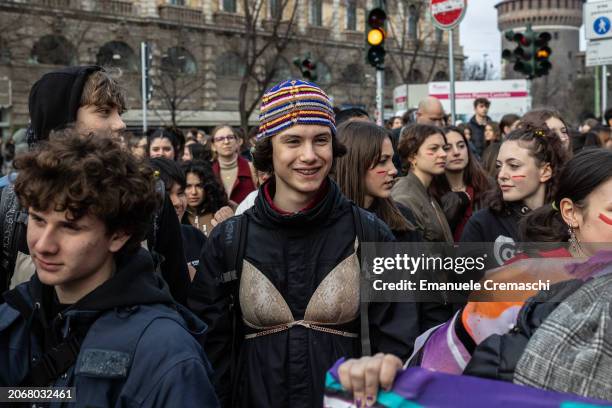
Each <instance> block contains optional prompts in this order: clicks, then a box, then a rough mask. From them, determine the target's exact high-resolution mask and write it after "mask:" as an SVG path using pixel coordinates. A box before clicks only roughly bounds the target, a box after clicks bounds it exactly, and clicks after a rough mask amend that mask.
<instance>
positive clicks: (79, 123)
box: [0, 65, 190, 303]
mask: <svg viewBox="0 0 612 408" xmlns="http://www.w3.org/2000/svg"><path fill="white" fill-rule="evenodd" d="M28 109H29V111H30V126H29V128H28V135H27V140H28V144H29V145H30V146H31V147H33V146H34V145H35V144H36V143H37V142H39V141H42V140H48V139H49V135H50V133H51V132H53V131H56V130H61V129H64V128H67V127H74V128H75V130H77V131H78V132H79V133H81V134H87V133H91V132H95V133H99V134H110V135H111V136H112V137H118V136H119V135H120V133H121V132H122V131H123V130H125V127H126V126H125V123H124V122H123V120H122V119H121V114H122V113H123V112H125V110H126V103H125V97H124V94H123V91H122V89H121V88H120V86H119V84H118V83H117V81H116V80H115V79H114V78H113V77H112V76H111V75H110V74H109V73H108V72H106V71H105V70H104V69H103V68H102V67H99V66H95V65H91V66H76V67H68V68H64V69H61V70H58V71H52V72H48V73H46V74H44V75H43V76H42V77H41V78H40V79H39V80H38V81H37V82H36V83H35V84H34V85H33V86H32V89H31V91H30V97H29V101H28ZM2 187H8V188H2ZM0 188H2V195H1V198H0V236H1V237H2V244H1V245H0V293H1V292H4V291H5V290H6V289H8V288H9V287H14V286H15V285H16V284H18V283H20V282H24V281H25V280H27V279H29V278H30V276H32V274H33V272H34V269H33V264H32V260H31V259H30V256H29V252H28V248H27V244H26V241H25V235H26V231H27V223H26V220H27V213H26V211H25V210H23V209H21V208H20V207H19V205H18V203H17V200H16V199H15V195H14V193H13V192H12V185H11V183H10V177H4V178H3V179H2V180H0ZM147 247H148V248H150V249H151V253H152V254H154V256H155V257H156V258H157V260H158V261H159V269H161V274H162V276H163V278H164V280H165V281H166V282H167V283H168V286H169V288H170V292H171V294H172V296H173V297H174V298H175V300H177V301H178V302H179V303H185V301H186V296H187V288H188V286H189V281H190V280H189V274H188V272H187V266H186V262H185V259H184V258H185V257H184V254H183V245H182V241H181V232H180V225H179V223H178V221H177V220H176V216H175V215H174V208H173V207H172V202H171V201H170V200H169V199H168V198H167V197H165V198H164V200H163V205H162V207H161V209H160V210H159V212H158V214H157V216H156V217H155V220H154V222H153V223H152V225H151V228H150V231H149V234H148V235H147Z"/></svg>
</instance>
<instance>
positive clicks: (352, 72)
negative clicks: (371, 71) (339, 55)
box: [342, 63, 363, 84]
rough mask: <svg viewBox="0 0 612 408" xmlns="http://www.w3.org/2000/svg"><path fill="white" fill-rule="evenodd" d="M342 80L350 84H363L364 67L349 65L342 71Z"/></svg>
mask: <svg viewBox="0 0 612 408" xmlns="http://www.w3.org/2000/svg"><path fill="white" fill-rule="evenodd" d="M342 80H343V81H344V82H347V83H349V84H361V83H362V82H363V67H362V66H361V64H355V63H352V64H348V65H347V66H346V67H344V69H343V70H342Z"/></svg>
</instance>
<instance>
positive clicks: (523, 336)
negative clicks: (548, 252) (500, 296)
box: [463, 279, 584, 382]
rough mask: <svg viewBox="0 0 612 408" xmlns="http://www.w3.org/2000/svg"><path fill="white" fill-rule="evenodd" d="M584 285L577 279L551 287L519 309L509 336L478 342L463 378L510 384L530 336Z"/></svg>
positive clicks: (490, 337) (492, 337)
mask: <svg viewBox="0 0 612 408" xmlns="http://www.w3.org/2000/svg"><path fill="white" fill-rule="evenodd" d="M583 283H584V282H583V281H581V280H578V279H575V280H570V281H564V282H559V283H556V284H554V285H551V287H550V290H549V291H541V292H539V293H538V294H537V295H535V296H534V297H532V298H530V299H529V300H528V301H527V302H526V303H525V305H523V307H522V308H521V310H520V312H519V315H518V317H517V320H516V325H515V326H514V328H512V330H510V332H509V333H506V334H504V335H498V334H494V335H492V336H489V337H488V338H487V339H486V340H484V341H483V342H481V343H480V344H479V345H478V346H477V347H476V349H475V350H474V353H473V354H472V359H471V360H470V362H469V363H468V365H467V367H466V368H465V370H464V371H463V374H466V375H473V376H476V377H483V378H491V379H494V380H503V381H508V382H512V379H513V378H514V370H515V369H516V364H517V363H518V361H519V359H520V358H521V355H522V354H523V351H524V350H525V347H526V346H527V343H528V342H529V339H530V338H531V336H532V335H533V334H534V333H535V332H536V330H537V329H538V328H539V327H540V325H541V324H542V323H543V322H544V320H546V318H547V317H548V315H549V314H550V313H551V312H552V311H553V310H555V309H556V308H557V306H559V304H561V303H562V302H563V301H564V300H565V299H567V297H569V296H570V295H571V294H572V293H574V292H575V291H576V290H578V289H579V288H580V287H581V286H582V284H583Z"/></svg>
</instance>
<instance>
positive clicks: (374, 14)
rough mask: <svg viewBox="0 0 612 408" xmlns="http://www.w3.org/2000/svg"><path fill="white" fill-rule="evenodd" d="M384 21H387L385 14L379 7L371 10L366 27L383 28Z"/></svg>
mask: <svg viewBox="0 0 612 408" xmlns="http://www.w3.org/2000/svg"><path fill="white" fill-rule="evenodd" d="M385 20H387V13H385V10H383V9H381V8H380V7H379V8H375V9H372V10H371V11H370V14H368V25H369V26H370V27H372V28H383V26H384V25H385Z"/></svg>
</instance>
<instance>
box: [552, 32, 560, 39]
mask: <svg viewBox="0 0 612 408" xmlns="http://www.w3.org/2000/svg"><path fill="white" fill-rule="evenodd" d="M553 39H555V40H558V39H559V32H558V31H555V32H554V33H553Z"/></svg>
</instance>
